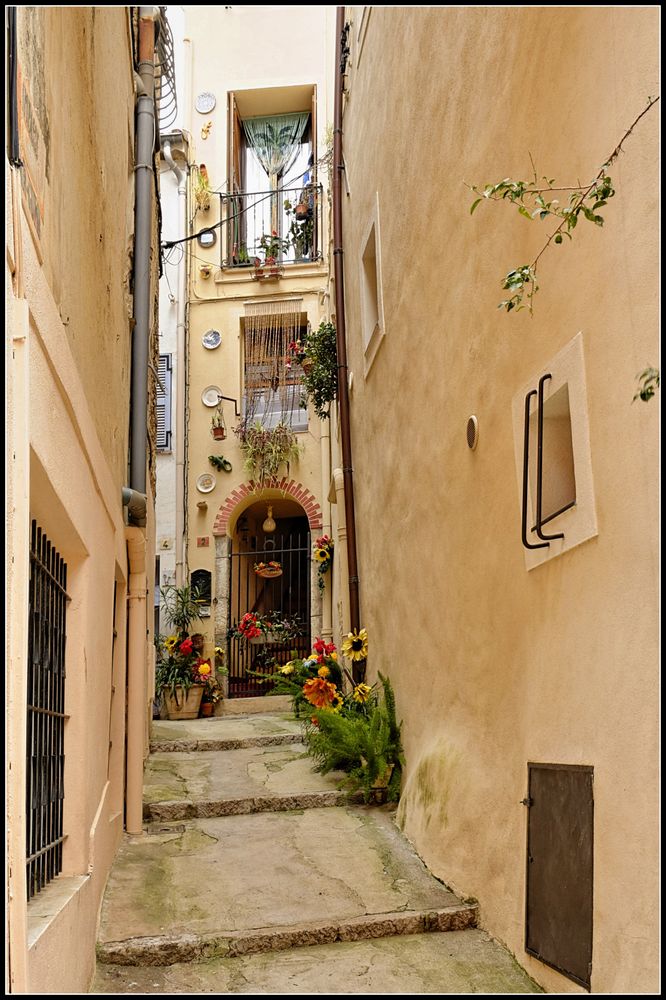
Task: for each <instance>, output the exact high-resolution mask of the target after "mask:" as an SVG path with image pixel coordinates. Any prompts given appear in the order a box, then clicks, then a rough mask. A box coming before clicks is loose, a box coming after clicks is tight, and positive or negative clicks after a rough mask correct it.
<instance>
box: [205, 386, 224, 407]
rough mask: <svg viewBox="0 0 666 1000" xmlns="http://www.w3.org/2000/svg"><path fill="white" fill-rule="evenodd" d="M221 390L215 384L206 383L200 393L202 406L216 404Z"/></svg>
mask: <svg viewBox="0 0 666 1000" xmlns="http://www.w3.org/2000/svg"><path fill="white" fill-rule="evenodd" d="M221 395H222V390H221V389H220V387H219V386H217V385H207V386H206V388H205V389H204V391H203V392H202V393H201V402H202V403H203V405H204V406H217V404H218V402H219V397H220V396H221Z"/></svg>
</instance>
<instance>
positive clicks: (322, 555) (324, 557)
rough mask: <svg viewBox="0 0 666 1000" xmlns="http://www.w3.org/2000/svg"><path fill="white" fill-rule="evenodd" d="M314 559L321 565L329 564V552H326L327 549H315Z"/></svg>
mask: <svg viewBox="0 0 666 1000" xmlns="http://www.w3.org/2000/svg"><path fill="white" fill-rule="evenodd" d="M314 557H315V559H316V560H317V562H320V563H325V562H328V552H327V551H326V549H315V550H314Z"/></svg>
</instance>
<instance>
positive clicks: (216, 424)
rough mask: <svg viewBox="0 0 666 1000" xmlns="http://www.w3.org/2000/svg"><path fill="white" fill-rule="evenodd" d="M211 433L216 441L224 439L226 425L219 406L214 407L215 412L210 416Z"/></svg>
mask: <svg viewBox="0 0 666 1000" xmlns="http://www.w3.org/2000/svg"><path fill="white" fill-rule="evenodd" d="M211 425H212V426H211V434H212V435H213V437H214V438H215V440H216V441H224V439H225V437H226V436H227V425H226V424H225V422H224V414H223V412H222V407H221V406H216V407H215V412H214V413H213V416H212V417H211Z"/></svg>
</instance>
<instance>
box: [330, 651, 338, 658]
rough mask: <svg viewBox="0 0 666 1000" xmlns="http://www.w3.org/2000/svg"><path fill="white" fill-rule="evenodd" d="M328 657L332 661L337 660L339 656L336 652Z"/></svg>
mask: <svg viewBox="0 0 666 1000" xmlns="http://www.w3.org/2000/svg"><path fill="white" fill-rule="evenodd" d="M328 655H329V656H330V657H331V659H332V660H337V658H338V654H337V653H336V652H335V651H333V652H332V653H329V654H328Z"/></svg>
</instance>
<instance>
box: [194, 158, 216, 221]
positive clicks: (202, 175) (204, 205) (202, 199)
mask: <svg viewBox="0 0 666 1000" xmlns="http://www.w3.org/2000/svg"><path fill="white" fill-rule="evenodd" d="M212 193H213V189H212V187H211V184H210V179H209V177H208V171H207V169H206V164H205V163H201V164H200V165H199V166H198V167H196V171H195V179H194V200H195V202H196V205H197V208H198V209H200V210H201V211H202V212H207V211H208V209H209V208H210V196H211V194H212Z"/></svg>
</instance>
